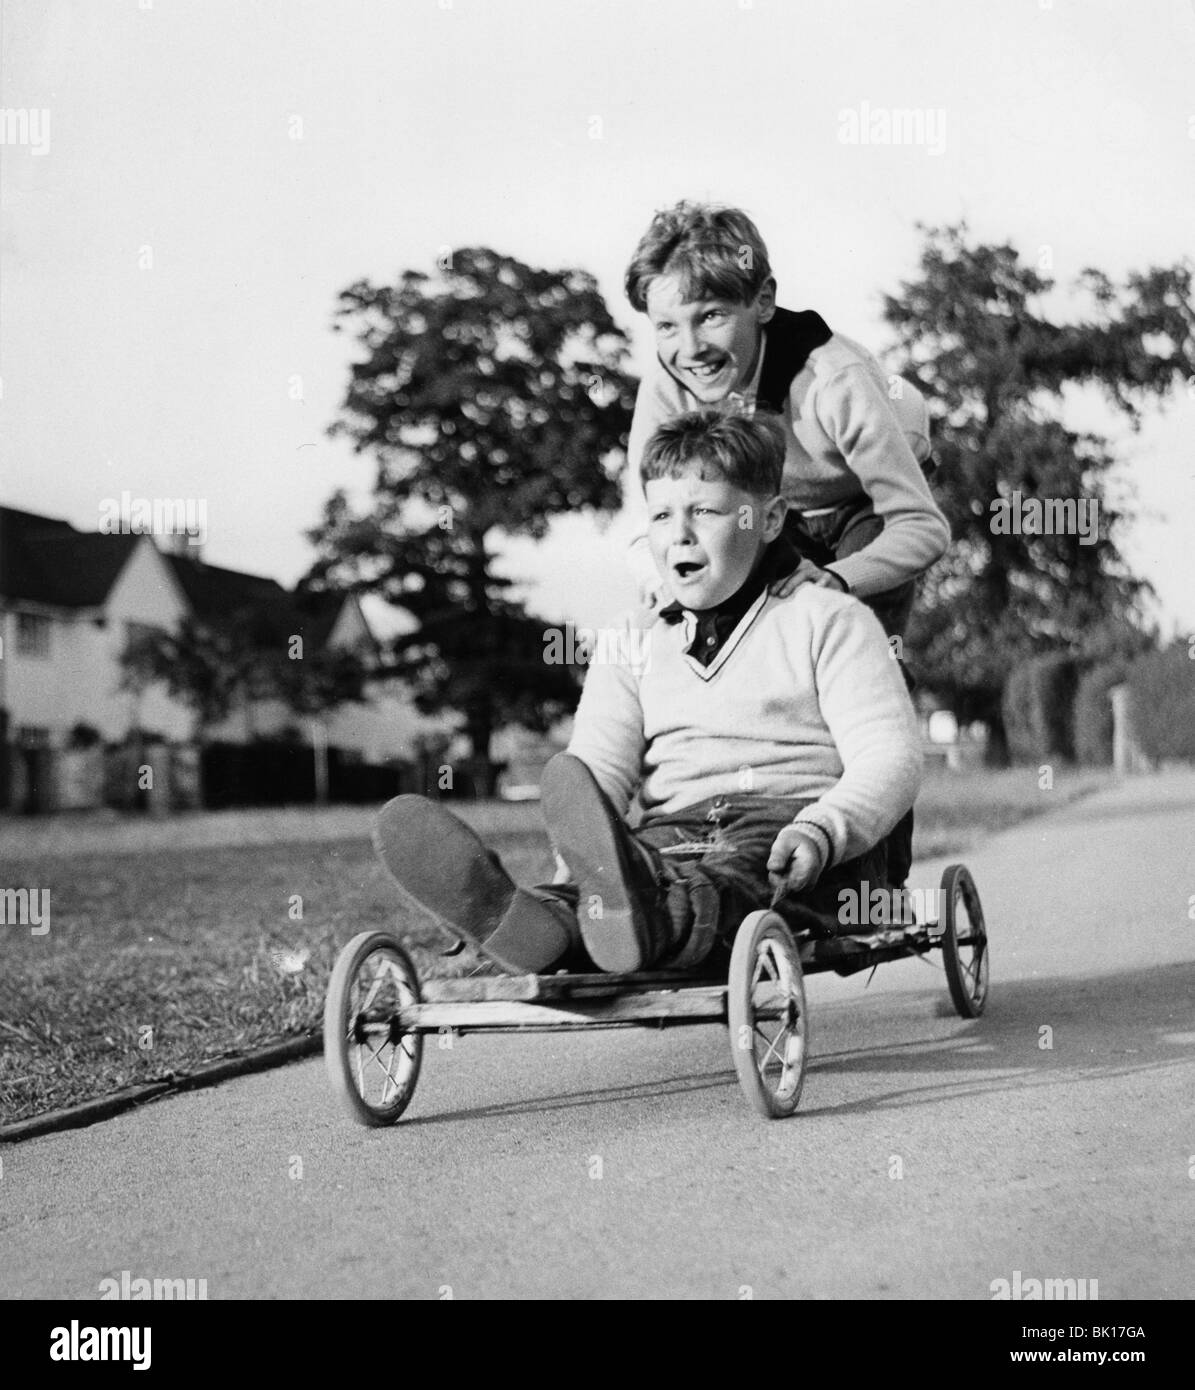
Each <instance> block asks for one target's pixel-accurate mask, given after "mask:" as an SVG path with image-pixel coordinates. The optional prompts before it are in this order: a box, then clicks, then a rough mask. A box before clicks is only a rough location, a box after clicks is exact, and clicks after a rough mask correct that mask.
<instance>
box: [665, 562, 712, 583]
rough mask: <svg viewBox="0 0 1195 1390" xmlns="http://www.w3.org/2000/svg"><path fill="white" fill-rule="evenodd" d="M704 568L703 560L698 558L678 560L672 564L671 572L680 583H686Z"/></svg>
mask: <svg viewBox="0 0 1195 1390" xmlns="http://www.w3.org/2000/svg"><path fill="white" fill-rule="evenodd" d="M704 569H705V562H704V561H699V560H678V561H677V562H676V563H675V564H674V565H673V566H672V573H673V574H674V575H675V576H676V578H677V580H678V581H679V582H680V583H681V584H687V583H688V582H689V581H690V580H692V579H693V578H695V577H696V576H697V575H698V574H700V573H702V572H703V571H704Z"/></svg>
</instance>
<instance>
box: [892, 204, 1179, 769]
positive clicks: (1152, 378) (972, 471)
mask: <svg viewBox="0 0 1195 1390" xmlns="http://www.w3.org/2000/svg"><path fill="white" fill-rule="evenodd" d="M921 230H922V231H924V232H925V233H926V242H925V246H924V248H923V251H922V255H921V260H920V275H919V277H918V278H916V279H914V280H911V281H908V282H905V283H903V284H902V285H901V287H900V292H899V294H897V295H886V296H885V297H884V317H885V319H886V320H887V322H888V323H889V324H890V325H891V326H892V327H893V328H894V329H895V331H896V335H897V349H898V352H899V355H900V359H901V360H900V362H899V364H898V370H900V371H902V372H903V373H905V374H908V375H910V376H911V377H912V378H913V379H915V380H916V381H917V382H918V383H919V385H920V386H921V387H922V388H923V389H924V390H925V392H926V394H927V395H928V396H929V397H930V400H931V409H932V412H933V414H934V416H935V425H934V435H935V453H936V455H937V458H938V461H939V465H940V467H939V471H938V474H937V475H936V477H935V480H934V481H935V489H936V491H937V492H938V494H939V500H940V503H941V505H942V507H943V510H944V511H945V512H946V515H947V517H948V519H949V521H950V524H951V529H952V533H953V537H954V541H953V544H952V546H951V549H950V551H949V552H948V554H947V556H946V557H945V558H944V559H943V560H942V561H941V562H940V563H939V564H938V565H936V566H935V567H934V569H933V570H931V571H930V573H929V575H928V576H927V577H926V579H925V580H924V581H923V589H922V596H921V601H920V604H919V607H918V610H917V611H915V613H914V618H913V621H912V624H911V626H910V630H909V643H910V646H911V648H912V650H913V652H915V653H916V656H915V663H916V665H917V669H918V677H919V679H920V680H921V683H922V685H923V686H925V687H927V688H928V689H930V690H931V691H933V692H934V693H935V694H937V695H938V696H939V697H941V698H942V699H943V700H944V701H945V702H946V703H947V704H948V705H949V706H950V707H951V708H952V709H953V711H954V713H955V714H956V715H957V716H958V717H959V718H960V719H962V720H972V719H982V720H984V721H986V722H987V723H988V724H989V725H990V727H991V729H992V733H993V747H994V750H995V752H996V754H997V755H998V756H999V755H1001V754H1002V753H1003V752H1004V749H1005V741H1004V736H1003V725H1002V720H1001V714H1000V699H1001V691H1002V688H1003V684H1004V679H1005V676H1006V675H1007V673H1008V671H1009V669H1010V667H1011V666H1012V665H1013V664H1014V663H1016V662H1017V661H1020V660H1023V659H1026V658H1028V657H1030V656H1034V655H1038V654H1041V653H1044V652H1047V651H1062V652H1067V653H1070V654H1072V655H1076V656H1081V657H1090V658H1092V659H1094V658H1096V657H1100V658H1107V657H1110V656H1114V655H1117V654H1124V653H1130V652H1133V651H1136V650H1140V649H1141V648H1142V647H1143V646H1148V645H1150V643H1151V642H1152V640H1153V634H1152V632H1151V630H1150V626H1149V623H1148V619H1147V616H1146V609H1145V601H1146V599H1147V597H1148V595H1149V594H1150V593H1151V592H1152V590H1151V589H1150V586H1149V585H1148V584H1147V583H1145V582H1144V581H1143V580H1141V579H1139V578H1137V577H1135V576H1134V575H1132V574H1131V573H1130V571H1129V569H1128V566H1127V565H1126V563H1125V561H1124V558H1123V556H1122V555H1121V553H1120V549H1119V545H1118V541H1119V538H1120V536H1121V534H1122V532H1123V530H1124V525H1125V523H1126V521H1127V519H1128V516H1129V513H1128V512H1127V510H1126V508H1125V507H1124V506H1122V505H1119V504H1118V503H1117V502H1115V501H1114V500H1113V498H1112V496H1111V494H1110V490H1109V482H1110V477H1109V474H1110V471H1111V470H1112V468H1113V467H1114V465H1115V463H1116V462H1117V460H1116V459H1115V457H1114V456H1113V454H1112V452H1111V451H1110V449H1109V446H1108V443H1107V441H1106V440H1105V439H1103V438H1102V437H1100V436H1099V435H1096V434H1092V433H1086V432H1082V433H1080V432H1076V431H1074V430H1070V429H1068V428H1066V427H1065V426H1064V425H1063V424H1062V422H1061V421H1060V419H1059V418H1058V413H1059V410H1060V407H1061V404H1062V397H1063V393H1064V391H1065V390H1066V388H1068V387H1070V386H1074V385H1084V384H1095V385H1097V386H1098V387H1100V388H1101V389H1102V390H1103V391H1104V393H1105V394H1106V396H1107V397H1108V399H1109V400H1110V401H1111V402H1112V404H1113V405H1114V406H1115V407H1116V408H1117V409H1118V410H1120V411H1122V412H1123V413H1124V414H1125V415H1126V417H1127V418H1128V419H1129V421H1130V422H1131V424H1132V425H1133V427H1134V428H1137V427H1139V424H1140V420H1141V411H1142V408H1143V406H1144V405H1145V404H1146V403H1147V402H1149V401H1151V400H1152V401H1161V400H1163V399H1164V398H1165V396H1166V395H1167V393H1168V392H1169V391H1170V390H1171V389H1172V387H1173V386H1174V385H1175V383H1176V382H1177V381H1178V380H1181V379H1183V378H1186V377H1188V376H1190V374H1191V373H1192V371H1193V370H1195V309H1193V308H1192V294H1191V290H1192V285H1191V275H1192V268H1191V266H1190V265H1187V264H1185V263H1184V264H1180V265H1177V266H1174V267H1171V268H1169V269H1158V268H1153V269H1150V270H1149V271H1147V272H1146V273H1144V274H1132V275H1129V276H1128V277H1127V279H1126V281H1125V283H1124V285H1123V286H1120V287H1117V286H1116V285H1114V284H1113V283H1112V282H1111V281H1110V280H1109V279H1108V277H1107V276H1105V275H1103V274H1102V273H1101V272H1099V271H1096V270H1086V271H1084V272H1083V275H1082V276H1081V277H1080V279H1079V282H1078V285H1077V290H1078V293H1079V296H1080V298H1081V299H1082V300H1083V301H1085V304H1086V309H1087V313H1086V316H1085V317H1080V318H1076V319H1075V320H1074V321H1073V322H1070V323H1065V324H1058V323H1055V322H1054V321H1053V320H1051V319H1050V318H1048V317H1047V316H1046V314H1045V312H1044V310H1043V309H1042V307H1041V300H1042V298H1043V297H1044V296H1045V295H1046V294H1048V293H1049V292H1050V291H1051V290H1052V289H1054V282H1053V281H1052V280H1051V279H1049V278H1047V277H1046V276H1045V275H1044V274H1042V273H1040V272H1039V271H1038V270H1036V269H1034V268H1033V267H1032V266H1029V265H1026V264H1025V263H1024V262H1022V261H1021V259H1020V257H1019V255H1018V253H1017V251H1016V250H1015V248H1014V247H1012V246H1011V245H1000V246H995V245H971V244H970V243H969V241H968V237H967V228H966V226H965V224H964V225H961V226H954V227H945V228H922V229H921ZM1035 499H1036V502H1037V504H1038V509H1037V510H1036V511H1035V508H1034V500H1035ZM1045 501H1053V502H1055V503H1061V504H1062V506H1061V507H1058V508H1054V509H1051V511H1045V512H1043V510H1042V509H1041V507H1040V504H1042V503H1043V502H1045ZM1080 504H1085V511H1084V510H1081V509H1080ZM1092 504H1095V505H1096V508H1097V510H1094V511H1093V510H1092ZM1084 515H1086V519H1087V521H1088V523H1089V524H1088V526H1087V527H1086V528H1085V529H1083V530H1080V528H1079V526H1078V525H1070V526H1068V527H1067V528H1065V529H1063V530H1062V531H1061V532H1060V533H1059V532H1057V531H1054V532H1053V533H1051V531H1049V530H1047V529H1046V528H1047V527H1051V526H1052V525H1054V524H1056V523H1057V521H1058V520H1059V519H1060V518H1063V517H1065V518H1067V519H1070V518H1074V519H1075V520H1076V521H1078V520H1081V519H1082V518H1083V517H1084ZM1034 518H1036V520H1034ZM1093 518H1096V519H1097V520H1096V524H1095V525H1094V527H1093V526H1091V525H1090V522H1091V521H1092V519H1093Z"/></svg>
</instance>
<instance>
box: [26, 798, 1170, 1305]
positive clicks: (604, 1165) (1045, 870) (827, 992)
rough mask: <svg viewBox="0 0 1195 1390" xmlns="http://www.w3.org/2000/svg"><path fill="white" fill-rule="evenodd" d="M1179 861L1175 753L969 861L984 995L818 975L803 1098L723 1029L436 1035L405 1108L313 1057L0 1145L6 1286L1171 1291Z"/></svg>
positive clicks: (364, 1293)
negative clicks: (1051, 1281) (754, 1100)
mask: <svg viewBox="0 0 1195 1390" xmlns="http://www.w3.org/2000/svg"><path fill="white" fill-rule="evenodd" d="M1042 795H1043V796H1046V797H1048V796H1049V792H1043V793H1042ZM1193 851H1195V773H1191V772H1175V773H1166V774H1163V775H1161V776H1158V777H1150V778H1144V779H1141V780H1138V781H1132V782H1129V783H1126V784H1124V785H1122V786H1121V787H1118V788H1114V789H1112V790H1109V791H1107V792H1103V793H1101V794H1099V795H1097V796H1094V797H1092V798H1089V799H1087V800H1085V801H1083V802H1080V803H1079V804H1077V805H1075V806H1072V807H1069V808H1064V809H1062V810H1060V811H1058V812H1056V813H1050V814H1047V815H1046V816H1044V817H1042V818H1039V819H1036V820H1033V821H1031V822H1027V823H1025V824H1023V825H1022V826H1019V827H1017V828H1015V829H1014V830H1012V831H1009V832H1007V833H1005V834H1003V835H1001V836H999V837H996V838H994V839H992V840H991V841H990V842H989V843H988V844H987V845H986V846H985V847H984V849H983V850H982V852H979V853H974V854H970V855H968V856H966V860H967V862H968V864H969V865H970V867H971V869H972V872H973V873H974V875H975V879H976V882H977V884H978V886H979V889H980V892H981V894H982V897H983V901H984V906H985V910H986V915H987V920H988V927H989V932H990V937H991V951H992V986H991V997H990V1000H989V1006H988V1011H987V1013H986V1014H985V1016H984V1017H983V1018H981V1019H979V1020H977V1021H972V1022H964V1021H963V1020H961V1019H959V1018H957V1017H956V1016H955V1015H954V1013H953V1011H952V1010H951V1009H950V1006H949V1003H948V1000H947V994H946V987H945V980H944V977H943V975H942V973H941V971H940V968H939V967H938V966H937V965H936V964H935V965H934V966H932V967H931V966H930V965H928V964H926V963H925V962H919V961H903V962H900V963H898V964H895V965H886V966H881V967H880V969H879V970H878V971H877V972H876V974H875V976H874V978H873V979H872V980H871V982H870V984H867V983H866V980H867V976H866V975H858V976H854V977H852V978H851V979H848V980H840V979H837V978H835V977H833V976H825V975H819V976H817V977H815V978H813V979H811V980H810V981H809V986H808V987H809V1000H810V1005H811V1009H812V1018H813V1029H814V1032H813V1046H812V1053H813V1061H812V1064H811V1067H810V1072H809V1078H808V1081H807V1083H806V1088H805V1095H804V1099H803V1102H802V1106H801V1109H800V1110H799V1111H798V1113H797V1115H796V1116H794V1117H793V1118H792V1119H789V1120H784V1121H779V1122H768V1121H765V1120H761V1119H758V1118H757V1117H756V1116H755V1115H754V1114H753V1112H751V1111H750V1110H749V1109H748V1108H747V1106H746V1103H745V1101H744V1099H743V1097H742V1095H741V1094H740V1092H739V1090H738V1086H737V1083H736V1081H735V1078H734V1072H733V1070H732V1066H731V1058H730V1051H729V1045H728V1039H727V1035H726V1033H725V1030H724V1029H722V1028H720V1027H718V1026H710V1027H698V1028H686V1029H678V1030H674V1031H667V1032H646V1031H639V1030H629V1031H625V1032H605V1033H593V1034H575V1035H566V1036H561V1037H552V1036H545V1035H536V1036H529V1037H522V1038H519V1037H484V1036H481V1037H477V1036H475V1037H469V1038H464V1039H457V1040H456V1041H455V1043H454V1046H453V1047H452V1048H451V1049H441V1048H440V1047H438V1046H437V1045H436V1040H435V1039H429V1046H428V1047H427V1050H426V1051H425V1055H424V1068H423V1076H422V1078H421V1080H420V1084H419V1089H418V1091H417V1093H416V1095H415V1098H414V1101H413V1102H412V1105H411V1108H410V1110H409V1111H408V1112H407V1116H406V1117H405V1118H404V1119H403V1120H402V1121H401V1122H400V1123H399V1124H398V1125H397V1126H395V1127H394V1128H392V1129H386V1130H372V1131H371V1130H365V1129H361V1128H358V1127H357V1126H355V1125H353V1124H351V1123H350V1122H349V1121H348V1120H347V1119H346V1118H344V1117H343V1116H342V1114H341V1113H340V1111H339V1110H338V1109H337V1108H336V1107H335V1105H334V1102H333V1098H332V1095H331V1092H330V1090H329V1087H328V1084H327V1081H326V1079H325V1074H324V1069H323V1063H322V1062H321V1061H318V1060H317V1061H313V1062H307V1063H302V1064H298V1065H292V1066H289V1067H285V1068H283V1069H281V1070H278V1071H274V1072H270V1073H267V1074H264V1075H260V1076H255V1077H251V1078H246V1079H244V1080H240V1081H235V1082H231V1083H228V1084H226V1085H223V1086H220V1087H217V1088H215V1089H213V1090H210V1091H203V1092H198V1093H194V1094H188V1095H183V1096H180V1097H177V1098H174V1099H170V1100H168V1101H165V1102H162V1103H158V1104H153V1105H149V1106H147V1107H145V1108H143V1109H141V1110H139V1111H136V1112H133V1113H130V1114H127V1115H124V1116H121V1117H119V1118H117V1119H114V1120H110V1121H108V1122H106V1123H104V1124H101V1125H97V1126H94V1127H92V1128H90V1129H87V1130H81V1131H74V1132H70V1133H65V1134H62V1135H56V1136H49V1137H46V1138H43V1139H36V1140H31V1141H28V1142H26V1143H24V1144H21V1145H17V1146H10V1147H4V1148H0V1161H2V1163H3V1169H2V1174H0V1249H2V1250H3V1254H4V1258H3V1260H0V1296H2V1297H5V1298H23V1297H24V1298H27V1297H46V1296H50V1297H66V1298H89V1297H96V1296H98V1294H99V1291H100V1281H101V1280H103V1279H106V1278H110V1277H115V1278H117V1279H119V1278H120V1276H121V1273H122V1271H126V1270H127V1271H129V1272H130V1275H131V1277H132V1278H139V1277H143V1278H155V1277H156V1278H184V1279H185V1278H193V1279H196V1280H199V1279H205V1280H206V1281H207V1291H208V1296H209V1297H210V1298H228V1297H232V1298H276V1297H302V1298H314V1297H349V1298H365V1297H384V1298H404V1299H406V1298H412V1299H436V1298H444V1297H449V1296H451V1297H454V1298H494V1297H516V1298H565V1297H566V1298H595V1297H596V1298H611V1297H612V1298H635V1299H639V1298H676V1297H709V1298H726V1299H735V1298H742V1297H748V1296H750V1297H754V1298H776V1297H784V1298H793V1297H802V1298H841V1297H861V1298H889V1297H892V1298H896V1297H899V1298H939V1297H955V1298H976V1299H988V1298H991V1297H992V1287H993V1281H995V1280H998V1279H1008V1280H1012V1279H1013V1277H1014V1272H1015V1271H1017V1270H1019V1271H1020V1272H1021V1275H1022V1278H1023V1279H1028V1278H1074V1279H1087V1280H1088V1281H1090V1280H1092V1279H1095V1280H1098V1290H1099V1297H1100V1299H1101V1300H1104V1299H1112V1298H1121V1297H1144V1298H1190V1297H1192V1296H1193V1295H1195V1240H1193V1239H1192V1232H1193V1231H1195V920H1193V914H1195V897H1193V895H1195V852H1193ZM941 868H942V863H941V862H939V861H935V862H934V863H926V864H921V865H918V866H917V868H916V870H915V872H914V879H913V882H914V884H922V885H927V886H928V885H931V884H934V883H936V882H937V879H938V877H939V875H940V872H941ZM934 959H935V961H936V959H937V958H936V956H935V958H934ZM1043 1030H1049V1031H1043ZM1046 1043H1049V1044H1051V1045H1050V1046H1048V1047H1047V1046H1045V1045H1044V1044H1046ZM300 1174H301V1175H300Z"/></svg>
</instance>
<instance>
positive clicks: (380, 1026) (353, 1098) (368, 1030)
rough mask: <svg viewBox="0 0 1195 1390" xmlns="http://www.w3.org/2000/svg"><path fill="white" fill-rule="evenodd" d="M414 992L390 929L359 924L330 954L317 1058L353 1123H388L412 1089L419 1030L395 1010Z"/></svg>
mask: <svg viewBox="0 0 1195 1390" xmlns="http://www.w3.org/2000/svg"><path fill="white" fill-rule="evenodd" d="M420 999H421V996H420V991H419V976H418V975H417V974H416V972H415V966H414V965H413V963H412V961H411V958H410V956H408V955H407V953H406V951H405V950H404V949H403V948H402V946H401V944H400V943H399V941H398V938H397V937H395V936H392V935H391V934H390V933H389V932H380V931H375V932H362V933H361V934H360V935H359V936H355V937H353V939H352V940H351V941H350V942H349V943H348V945H347V946H346V947H345V948H344V950H343V951H341V953H340V955H339V957H338V958H337V961H336V965H335V966H334V967H333V970H332V977H331V979H330V980H329V982H328V997H327V999H326V1000H325V1002H324V1063H325V1065H326V1066H327V1069H328V1078H329V1080H330V1081H331V1082H332V1089H333V1090H334V1091H335V1092H336V1094H337V1096H338V1097H339V1099H340V1102H341V1104H342V1105H343V1106H344V1107H345V1109H346V1110H347V1111H348V1113H349V1115H350V1116H351V1117H352V1118H353V1119H354V1120H356V1122H357V1123H358V1124H361V1125H371V1126H375V1127H377V1126H381V1125H392V1124H394V1122H395V1121H396V1120H397V1119H398V1117H399V1116H400V1115H401V1114H402V1113H403V1111H404V1110H405V1109H406V1108H407V1106H408V1104H410V1100H411V1097H412V1096H413V1095H414V1094H415V1084H416V1082H417V1081H418V1080H419V1066H420V1063H421V1061H422V1060H423V1037H422V1035H421V1034H419V1033H411V1032H405V1031H404V1030H403V1029H402V1027H401V1026H400V1021H399V1011H400V1010H401V1009H403V1008H404V1007H407V1006H409V1005H411V1004H418V1003H419V1002H420Z"/></svg>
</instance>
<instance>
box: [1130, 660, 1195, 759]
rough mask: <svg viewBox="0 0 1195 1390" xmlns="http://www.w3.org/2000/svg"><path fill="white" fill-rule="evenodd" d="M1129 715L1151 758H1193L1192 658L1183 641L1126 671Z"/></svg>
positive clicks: (1194, 675) (1194, 698) (1194, 689)
mask: <svg viewBox="0 0 1195 1390" xmlns="http://www.w3.org/2000/svg"><path fill="white" fill-rule="evenodd" d="M1128 683H1129V689H1130V691H1131V692H1132V697H1133V715H1134V720H1135V723H1136V726H1137V736H1138V738H1139V739H1140V742H1141V747H1142V749H1143V751H1144V752H1145V753H1146V754H1148V756H1149V757H1151V758H1195V659H1192V647H1191V645H1190V644H1189V643H1188V641H1187V639H1186V638H1182V639H1180V640H1179V641H1177V642H1175V643H1174V644H1173V645H1172V646H1170V647H1167V648H1166V649H1165V650H1164V651H1160V652H1146V653H1145V655H1144V656H1140V657H1138V658H1137V659H1136V660H1135V661H1134V662H1133V664H1132V665H1131V666H1130V668H1129V673H1128Z"/></svg>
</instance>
